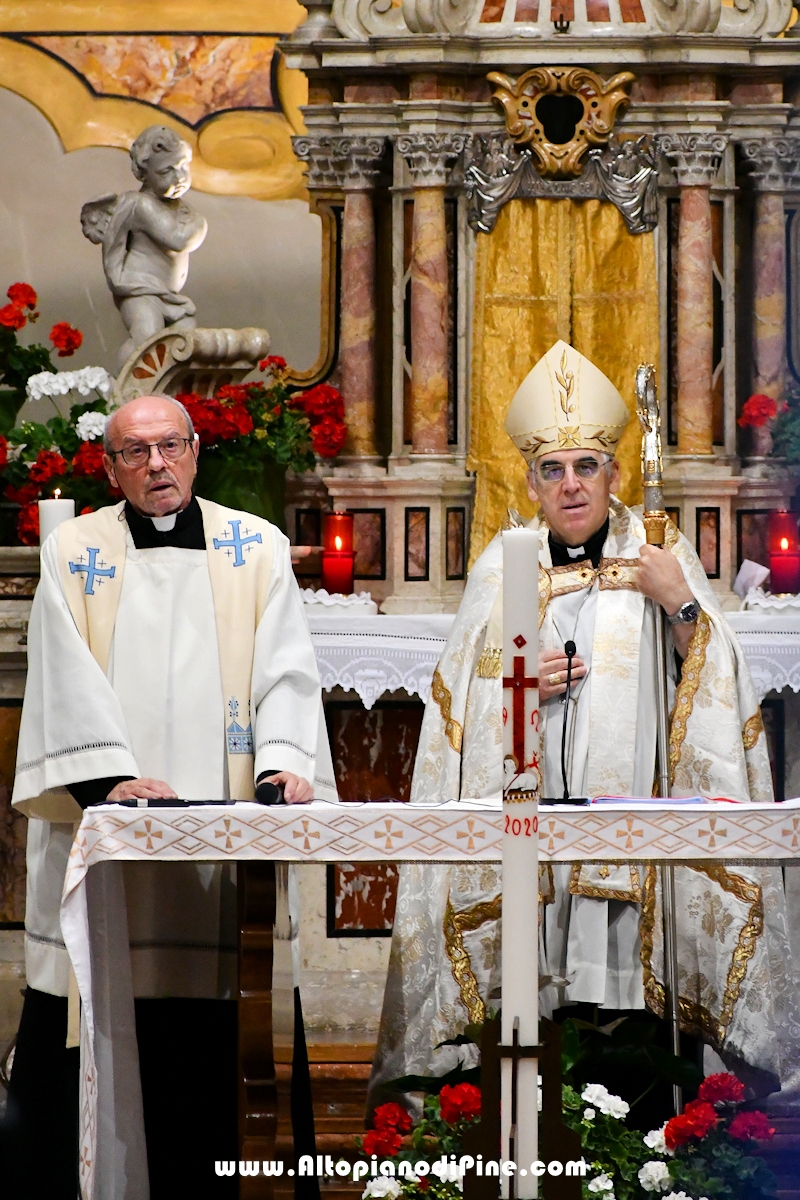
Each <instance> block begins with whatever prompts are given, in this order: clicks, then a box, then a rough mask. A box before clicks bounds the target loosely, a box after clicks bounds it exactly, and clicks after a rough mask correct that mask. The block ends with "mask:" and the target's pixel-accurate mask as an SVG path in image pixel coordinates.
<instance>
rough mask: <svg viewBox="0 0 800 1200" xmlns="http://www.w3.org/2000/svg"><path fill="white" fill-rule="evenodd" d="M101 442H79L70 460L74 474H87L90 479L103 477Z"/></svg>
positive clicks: (104, 475)
mask: <svg viewBox="0 0 800 1200" xmlns="http://www.w3.org/2000/svg"><path fill="white" fill-rule="evenodd" d="M103 453H104V452H103V445H102V442H81V444H80V446H79V447H78V453H77V454H76V455H75V457H74V458H73V460H72V470H73V472H74V474H75V475H88V476H89V478H90V479H105V478H106V469H105V467H104V466H103Z"/></svg>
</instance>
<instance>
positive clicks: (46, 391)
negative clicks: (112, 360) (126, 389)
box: [25, 367, 111, 400]
mask: <svg viewBox="0 0 800 1200" xmlns="http://www.w3.org/2000/svg"><path fill="white" fill-rule="evenodd" d="M93 389H94V390H95V391H97V392H100V394H101V395H103V396H109V395H110V394H111V376H110V375H109V373H108V371H106V370H105V368H104V367H82V368H81V369H80V371H57V372H55V373H53V372H52V371H40V372H39V374H38V375H31V377H30V379H29V380H28V382H27V384H26V389H25V390H26V391H27V393H28V395H29V396H30V398H31V400H41V398H42V396H66V395H67V394H68V393H69V392H71V391H73V390H74V391H76V392H80V394H81V395H82V396H88V395H89V393H90V392H91V391H92V390H93Z"/></svg>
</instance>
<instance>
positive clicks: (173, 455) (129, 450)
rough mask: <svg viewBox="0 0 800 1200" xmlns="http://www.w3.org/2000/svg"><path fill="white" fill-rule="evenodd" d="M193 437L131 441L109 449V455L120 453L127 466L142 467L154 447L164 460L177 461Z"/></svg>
mask: <svg viewBox="0 0 800 1200" xmlns="http://www.w3.org/2000/svg"><path fill="white" fill-rule="evenodd" d="M193 441H194V438H185V437H170V438H164V440H163V441H161V442H131V443H130V445H129V446H123V447H122V449H121V450H109V452H108V453H109V457H110V458H116V457H117V455H118V454H121V455H122V458H123V461H124V462H126V463H127V464H128V466H129V467H143V466H145V465H146V464H147V463H149V462H150V452H151V450H153V449H154V448H155V449H156V450H158V453H159V454H160V455H161V457H162V458H163V459H164V462H177V461H178V459H179V458H182V457H183V455H184V454H185V453H186V447H187V446H189V445H191V443H192V442H193Z"/></svg>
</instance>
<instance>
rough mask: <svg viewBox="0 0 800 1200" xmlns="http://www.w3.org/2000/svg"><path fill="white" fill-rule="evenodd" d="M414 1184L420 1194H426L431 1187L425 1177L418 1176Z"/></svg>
mask: <svg viewBox="0 0 800 1200" xmlns="http://www.w3.org/2000/svg"><path fill="white" fill-rule="evenodd" d="M416 1184H417V1187H418V1188H419V1190H420V1191H421V1192H427V1190H428V1188H429V1187H430V1186H431V1181H430V1179H428V1178H427V1177H426V1176H425V1175H420V1177H419V1179H418V1180H417V1181H416Z"/></svg>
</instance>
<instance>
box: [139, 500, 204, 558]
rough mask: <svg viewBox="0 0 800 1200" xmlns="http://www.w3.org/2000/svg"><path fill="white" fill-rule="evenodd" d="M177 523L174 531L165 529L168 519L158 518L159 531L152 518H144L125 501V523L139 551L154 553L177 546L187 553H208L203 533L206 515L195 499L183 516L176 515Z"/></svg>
mask: <svg viewBox="0 0 800 1200" xmlns="http://www.w3.org/2000/svg"><path fill="white" fill-rule="evenodd" d="M172 516H174V521H173V524H172V528H171V529H164V528H163V526H164V524H165V522H166V520H167V519H168V518H164V517H160V518H157V520H158V524H159V525H160V526H161V528H160V529H159V528H158V526H157V525H156V523H155V521H154V520H153V519H152V518H151V517H140V516H139V514H138V513H137V512H135V511H134V509H133V508H131V506H130V504H129V503H128V501H127V500H126V501H125V520H126V521H127V522H128V528H129V529H130V531H131V537H132V538H133V544H134V546H135V547H136V549H137V550H153V549H155V548H156V547H158V546H177V547H178V548H179V549H183V550H205V548H206V539H205V533H204V530H203V514H202V512H201V511H200V505H199V504H198V503H197V500H196V499H195V497H194V496H192V499H191V500H190V502H189V504H187V506H186V508H184V510H183V512H179V513H175V514H172Z"/></svg>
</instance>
